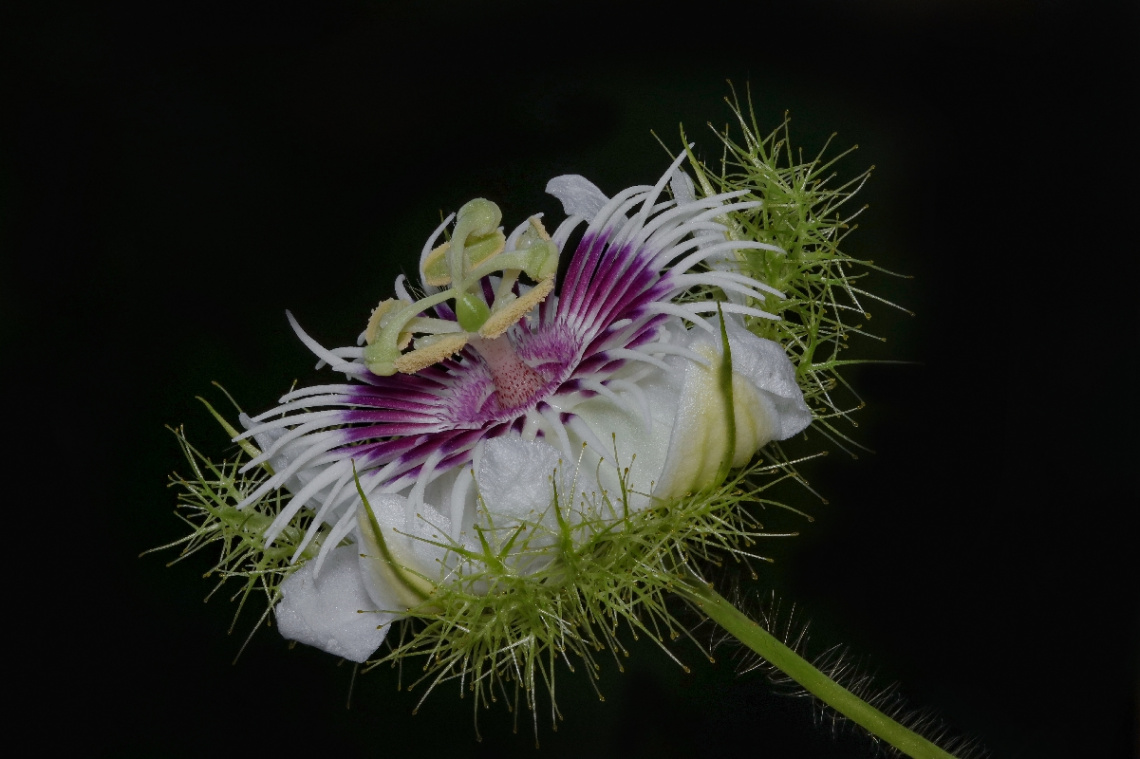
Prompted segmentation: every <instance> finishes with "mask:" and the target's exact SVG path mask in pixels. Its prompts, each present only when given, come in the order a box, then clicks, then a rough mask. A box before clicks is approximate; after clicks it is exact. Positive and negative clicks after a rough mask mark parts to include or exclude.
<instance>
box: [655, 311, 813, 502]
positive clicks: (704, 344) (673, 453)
mask: <svg viewBox="0 0 1140 759" xmlns="http://www.w3.org/2000/svg"><path fill="white" fill-rule="evenodd" d="M725 326H726V331H727V332H728V338H729V346H730V347H731V349H732V367H733V380H732V396H733V397H732V401H733V412H734V422H735V427H736V437H735V441H732V442H733V443H734V445H733V446H732V448H733V456H732V461H731V464H732V466H743V465H744V464H746V463H748V461H749V460H750V459H751V458H752V457H753V456H754V455H755V453H756V451H758V450H759V449H760V448H761V446H764V445H766V444H767V443H769V442H771V441H773V440H784V439H786V438H788V437H791V436H792V435H794V434H796V433H797V432H799V431H801V430H803V429H804V428H805V427H807V426H808V424H810V423H811V411H810V410H809V409H808V407H807V404H806V403H804V399H803V394H802V393H801V392H800V389H799V386H798V385H796V381H795V369H794V367H793V366H792V363H791V361H789V360H788V357H787V355H786V354H785V353H784V350H783V348H781V347H780V346H779V345H778V344H776V343H774V342H772V341H771V340H765V339H763V338H759V337H756V336H755V335H753V334H752V333H751V332H749V331H748V330H747V329H746V328H745V327H743V326H741V325H738V324H736V322H735V320H732V319H728V318H726V320H725ZM690 335H691V337H692V343H691V344H690V346H689V347H691V348H692V349H693V350H695V351H696V352H698V353H700V354H702V355H704V356H705V357H706V358H708V359H709V361H710V364H711V366H708V367H706V366H702V365H701V364H697V363H695V362H688V365H687V366H686V368H685V377H684V387H683V389H682V390H681V393H680V395H679V397H678V398H677V400H676V408H677V418H676V421H675V422H674V425H673V434H672V436H671V439H670V444H669V452H668V455H667V456H666V459H665V464H664V467H663V473H662V479H661V481H660V482H659V483H658V485H657V489H656V490H655V491H654V495H656V496H660V497H662V498H671V497H679V496H682V495H685V494H686V493H691V492H694V491H696V490H699V489H701V488H703V487H705V486H707V485H710V484H712V482H713V480H714V479H715V478H716V475H717V473H718V472H719V471H720V469H721V466H722V465H723V463H724V460H725V458H726V457H727V456H728V453H729V442H730V441H729V440H728V439H727V438H726V436H725V434H724V430H725V421H726V415H727V413H728V407H727V398H725V396H724V395H723V394H722V393H721V391H720V387H719V384H718V382H717V372H716V370H715V368H713V367H715V365H716V364H717V363H718V362H719V361H720V358H721V356H722V354H723V350H722V345H721V342H720V340H719V339H714V338H712V337H710V336H709V335H707V334H705V333H704V332H701V331H698V330H693V331H692V332H691V333H690Z"/></svg>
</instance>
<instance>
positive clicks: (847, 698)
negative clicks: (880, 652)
mask: <svg viewBox="0 0 1140 759" xmlns="http://www.w3.org/2000/svg"><path fill="white" fill-rule="evenodd" d="M677 590H678V591H679V592H680V594H681V595H682V596H684V597H685V598H686V599H688V600H689V601H691V602H693V603H694V604H696V605H697V606H698V607H699V608H700V610H701V611H702V612H704V614H706V615H707V616H708V618H709V619H711V620H712V621H713V622H716V623H717V624H718V625H720V626H721V627H722V628H724V630H725V631H726V632H728V633H729V634H730V635H732V636H733V637H734V638H736V639H737V640H739V641H740V642H741V643H743V644H744V645H746V646H748V647H749V648H750V649H752V650H753V651H755V652H756V653H758V654H759V655H760V656H762V657H764V659H766V660H767V661H768V662H769V663H770V664H771V665H772V666H774V667H776V668H777V669H779V670H780V671H781V672H783V673H784V674H785V675H787V676H788V677H790V678H792V679H793V680H795V681H796V682H797V683H799V684H800V685H801V686H803V688H804V689H805V690H807V691H808V693H811V694H812V695H813V696H815V697H816V698H818V699H819V700H820V701H822V702H823V703H825V704H827V705H828V706H830V707H831V708H832V709H834V710H835V711H837V712H839V713H840V714H842V715H843V716H844V717H847V718H848V719H849V720H851V721H852V722H854V723H856V724H858V725H860V726H861V727H863V728H864V729H865V730H867V731H868V732H869V733H871V734H872V735H875V736H877V737H879V738H881V739H882V740H884V741H886V742H887V743H889V744H890V745H892V746H894V747H895V748H896V749H898V750H899V751H901V752H902V753H904V754H906V755H907V756H909V757H913V759H953V755H952V754H948V753H947V752H945V751H943V750H942V749H940V748H939V747H938V746H936V745H934V744H933V743H931V742H930V741H928V740H927V739H926V738H923V737H922V736H921V735H918V734H917V733H915V732H913V731H911V730H908V729H907V728H906V727H903V726H902V725H900V724H899V723H898V722H896V721H895V720H893V719H891V718H890V717H888V716H887V715H885V714H883V713H882V712H881V711H879V710H878V709H876V708H875V707H873V706H871V705H870V704H868V703H867V702H866V701H864V700H862V699H861V698H859V697H858V696H856V695H855V694H853V693H852V692H851V691H849V690H847V689H846V688H844V687H842V686H841V685H839V683H837V682H835V681H834V680H832V679H831V678H830V677H828V676H827V675H825V674H824V673H822V672H820V671H819V670H818V669H816V668H815V667H813V666H812V665H811V664H810V663H809V662H808V661H806V660H805V659H804V658H803V657H801V656H800V655H799V654H797V653H796V652H795V651H793V650H792V649H790V648H788V646H786V645H784V644H783V643H782V642H780V640H779V639H777V638H776V637H775V636H773V635H772V634H771V633H769V632H768V631H767V630H765V629H764V628H763V627H761V626H760V625H758V624H757V623H756V622H754V621H752V620H751V619H749V618H748V616H747V615H746V614H744V613H743V612H741V611H740V610H739V609H737V608H736V607H735V606H733V605H732V604H730V603H729V602H728V601H726V600H725V599H724V598H723V597H722V596H721V595H720V594H718V593H717V592H716V591H715V590H713V589H712V588H711V587H710V586H708V585H707V584H705V583H703V582H700V581H694V582H692V583H689V584H686V585H684V586H682V587H678V588H677Z"/></svg>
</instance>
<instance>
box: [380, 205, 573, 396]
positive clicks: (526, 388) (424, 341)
mask: <svg viewBox="0 0 1140 759" xmlns="http://www.w3.org/2000/svg"><path fill="white" fill-rule="evenodd" d="M501 218H502V214H501V213H500V212H499V207H498V206H496V205H495V204H494V203H492V202H490V201H489V200H483V199H482V198H476V199H475V200H472V201H471V202H469V203H467V204H466V205H464V206H463V208H461V209H459V214H458V216H457V217H456V223H455V230H454V234H453V235H452V238H451V240H450V241H448V242H445V243H443V244H442V245H440V246H439V247H437V248H435V249H434V250H432V251H431V252H430V253H429V254H427V255H426V256H425V257H424V259H423V262H422V263H421V264H420V273H421V275H422V276H423V281H424V284H425V285H426V286H428V287H429V288H443V289H440V290H437V291H435V292H432V294H430V295H428V296H427V297H425V298H421V299H420V300H418V301H413V300H412V299H411V297H410V296H409V295H408V294H407V293H406V292H405V293H402V295H401V297H400V298H389V299H388V300H385V301H383V302H381V303H380V305H379V306H377V307H376V310H375V311H373V312H372V318H371V319H369V321H368V328H367V329H366V330H365V332H364V341H365V342H366V343H367V346H366V347H365V349H364V363H365V365H366V366H367V367H368V369H369V370H370V371H371V372H373V373H374V374H379V375H382V376H388V375H392V374H395V373H396V372H404V373H406V374H414V373H415V372H418V371H419V370H420V369H423V368H425V367H428V366H431V365H432V364H434V363H436V362H439V361H443V360H444V359H446V358H447V357H449V356H452V355H454V354H456V353H458V352H459V351H461V350H463V347H464V346H465V345H467V343H468V342H475V341H481V342H482V343H484V344H490V343H494V342H496V341H498V340H499V338H500V337H501V336H502V335H503V334H504V333H505V332H506V331H507V330H508V329H510V327H511V326H512V325H514V324H515V323H516V322H518V321H519V319H521V318H522V317H523V316H525V315H526V314H527V312H529V311H530V310H531V309H532V308H534V307H535V306H536V305H538V304H539V303H541V302H542V301H543V300H544V299H545V298H546V296H547V295H549V294H550V293H551V291H552V290H553V289H554V275H555V273H556V272H557V270H558V253H559V251H558V246H557V245H555V244H554V242H553V241H552V240H551V239H550V235H548V234H547V233H546V230H545V229H544V228H543V226H542V223H541V222H539V220H538V217H532V218H531V219H530V220H529V221H528V222H527V225H526V227H525V229H520V231H519V232H517V233H516V235H514V236H512V237H513V239H514V240H515V243H514V247H513V248H512V249H511V250H509V251H508V250H504V248H505V244H506V237H505V236H504V235H503V231H502V230H501V229H500V228H499V227H498V224H499V220H500V219H501ZM521 274H526V276H527V277H529V278H530V279H532V280H533V281H534V282H535V284H534V286H533V287H530V288H524V287H522V286H521V285H519V275H521ZM492 277H493V278H492ZM488 290H489V291H490V292H491V293H492V297H488V295H487V292H488ZM447 301H452V302H453V303H454V306H453V307H452V311H453V313H454V314H455V318H454V319H440V318H434V317H427V316H422V314H423V313H424V312H425V311H427V310H428V309H430V308H433V307H434V306H437V305H442V304H444V303H446V302H447ZM503 345H505V346H506V347H505V349H501V348H489V349H488V350H490V351H491V352H492V353H493V354H495V356H496V357H495V358H488V354H486V353H484V351H483V349H480V354H481V355H483V357H484V359H486V361H487V365H488V366H490V367H491V371H492V374H493V375H494V376H495V384H496V385H497V386H498V388H499V397H500V399H501V400H502V401H503V403H504V404H507V403H508V401H507V400H506V399H507V398H521V399H523V400H526V399H529V398H530V397H531V396H532V395H533V392H534V390H535V389H536V388H538V387H541V386H542V384H543V381H542V378H541V377H539V376H538V375H537V374H535V372H534V370H533V369H531V368H530V367H528V366H526V365H525V364H523V363H522V362H521V361H519V359H518V357H517V356H514V349H513V348H512V347H511V346H510V344H509V343H506V342H505V341H504V342H503ZM409 347H410V348H411V350H408V348H409ZM503 350H506V351H508V352H509V353H510V355H511V357H513V362H514V363H513V364H512V363H511V362H510V361H508V360H507V359H506V358H501V357H498V356H499V354H500V353H502V351H503ZM503 355H504V356H505V355H506V354H503ZM497 366H502V367H510V368H503V369H501V370H500V369H496V367H497ZM520 367H521V368H520ZM524 370H525V371H524ZM500 371H501V372H502V373H501V374H500ZM528 372H529V375H528V374H527V373H528ZM530 375H533V376H530ZM500 376H501V377H502V381H501V382H500V379H499V378H500ZM516 387H517V388H520V389H518V390H517V391H516V390H515V389H512V388H516ZM509 405H515V404H513V403H512V404H509Z"/></svg>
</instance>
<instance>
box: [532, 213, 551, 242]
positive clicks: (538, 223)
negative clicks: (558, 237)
mask: <svg viewBox="0 0 1140 759" xmlns="http://www.w3.org/2000/svg"><path fill="white" fill-rule="evenodd" d="M530 225H531V226H532V227H534V231H535V232H538V236H539V237H541V238H542V239H543V240H546V241H547V242H550V235H549V234H548V233H547V231H546V227H544V226H542V219H540V218H538V217H537V216H531V217H530Z"/></svg>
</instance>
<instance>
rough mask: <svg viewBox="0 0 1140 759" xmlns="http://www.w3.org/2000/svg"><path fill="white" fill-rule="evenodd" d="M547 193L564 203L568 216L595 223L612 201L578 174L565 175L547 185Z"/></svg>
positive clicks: (555, 178)
mask: <svg viewBox="0 0 1140 759" xmlns="http://www.w3.org/2000/svg"><path fill="white" fill-rule="evenodd" d="M546 192H547V194H548V195H553V196H554V197H555V198H557V199H558V200H560V201H562V207H563V208H564V209H565V210H566V215H567V216H581V217H582V218H584V219H585V220H586V221H593V220H594V217H595V216H597V215H598V212H599V211H601V210H602V209H603V208H604V207H605V205H606V203H608V202H610V199H609V198H607V197H606V194H605V193H604V192H602V191H601V190H599V189H598V186H597V185H596V184H594V183H593V182H591V181H590V180H589V179H586V178H585V177H583V176H580V175H578V174H563V175H562V176H560V177H554V179H551V180H550V181H549V182H547V183H546Z"/></svg>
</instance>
